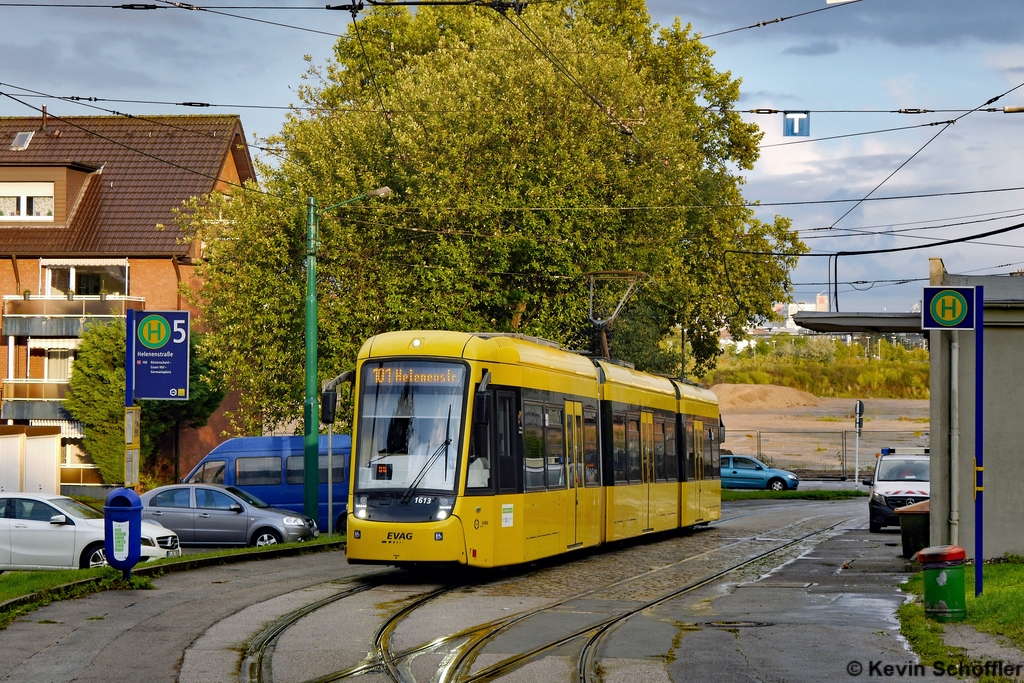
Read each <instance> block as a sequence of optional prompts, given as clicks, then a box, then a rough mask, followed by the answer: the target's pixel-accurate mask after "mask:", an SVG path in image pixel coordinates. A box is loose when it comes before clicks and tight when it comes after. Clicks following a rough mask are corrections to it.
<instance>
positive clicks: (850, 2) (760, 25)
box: [691, 0, 861, 40]
mask: <svg viewBox="0 0 1024 683" xmlns="http://www.w3.org/2000/svg"><path fill="white" fill-rule="evenodd" d="M858 2H861V0H848V1H847V2H844V3H842V4H837V5H829V6H827V7H819V8H818V9H812V10H808V11H806V12H800V13H799V14H791V15H789V16H788V17H779V18H778V19H769V20H767V21H759V22H757V23H756V24H750V25H749V26H741V27H739V28H731V29H728V30H727V31H719V32H717V33H709V34H707V35H705V36H694V37H693V38H691V40H706V39H708V38H717V37H718V36H724V35H728V34H730V33H737V32H739V31H749V30H750V29H755V28H763V27H765V26H770V25H771V24H781V23H782V22H784V21H787V20H789V19H796V18H797V17H806V16H808V15H810V14H817V13H818V12H826V11H828V10H830V9H838V8H840V7H845V6H847V5H854V4H856V3H858Z"/></svg>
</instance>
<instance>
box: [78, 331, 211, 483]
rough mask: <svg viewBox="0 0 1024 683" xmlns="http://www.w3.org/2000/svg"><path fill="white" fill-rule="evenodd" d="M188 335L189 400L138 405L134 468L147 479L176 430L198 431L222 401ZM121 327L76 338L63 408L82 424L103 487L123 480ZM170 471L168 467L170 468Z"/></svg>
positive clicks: (196, 345)
mask: <svg viewBox="0 0 1024 683" xmlns="http://www.w3.org/2000/svg"><path fill="white" fill-rule="evenodd" d="M199 339H200V335H197V334H192V335H191V344H192V348H191V354H192V355H191V358H190V362H189V400H187V401H138V405H139V406H140V407H141V409H142V418H141V419H142V421H141V426H140V437H141V441H142V443H141V453H140V458H141V463H140V465H141V466H140V469H141V470H144V471H146V472H147V473H150V474H153V473H154V471H155V470H156V469H157V468H158V464H159V463H157V462H156V455H157V452H158V450H159V449H160V447H161V446H162V445H164V444H165V443H167V441H168V439H169V438H170V437H171V435H172V434H173V430H174V429H175V428H176V427H178V426H179V425H180V426H185V427H202V426H203V425H205V424H206V420H207V419H208V418H209V417H210V415H212V414H213V411H215V410H216V409H217V406H219V405H220V402H221V401H222V400H223V399H224V394H225V389H224V382H223V380H222V379H221V377H220V374H219V373H218V371H217V370H216V369H215V368H213V367H212V366H211V364H210V362H209V360H208V358H207V357H206V355H205V354H204V353H203V351H202V350H201V348H199ZM124 354H125V322H124V320H117V321H114V322H111V323H106V324H94V325H91V326H89V327H88V328H87V329H86V330H85V332H83V333H82V338H81V343H80V345H79V347H78V353H77V356H76V358H75V363H74V366H73V369H72V373H71V380H70V386H69V388H68V393H67V396H66V397H65V398H64V408H65V410H67V411H68V413H70V414H71V417H72V418H74V419H75V420H78V421H79V422H81V423H82V431H83V432H84V439H83V447H84V448H85V451H86V452H87V453H88V454H89V455H90V456H91V457H92V460H93V462H94V463H95V464H96V466H97V467H98V468H99V470H100V475H101V476H102V477H103V481H104V482H106V483H108V484H113V483H119V482H123V481H124V382H125V379H124ZM172 466H173V465H172Z"/></svg>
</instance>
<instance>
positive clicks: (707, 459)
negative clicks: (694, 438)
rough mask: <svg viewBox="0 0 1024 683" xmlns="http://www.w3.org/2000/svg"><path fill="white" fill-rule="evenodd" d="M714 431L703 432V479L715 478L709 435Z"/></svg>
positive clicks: (706, 430)
mask: <svg viewBox="0 0 1024 683" xmlns="http://www.w3.org/2000/svg"><path fill="white" fill-rule="evenodd" d="M714 431H715V430H714V429H705V430H704V478H705V479H714V478H715V469H714V463H713V462H712V460H711V454H712V448H711V434H712V433H713V432H714Z"/></svg>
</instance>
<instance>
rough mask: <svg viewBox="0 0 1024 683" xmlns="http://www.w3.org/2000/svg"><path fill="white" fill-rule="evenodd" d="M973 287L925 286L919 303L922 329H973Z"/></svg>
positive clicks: (974, 312)
mask: <svg viewBox="0 0 1024 683" xmlns="http://www.w3.org/2000/svg"><path fill="white" fill-rule="evenodd" d="M975 308H976V306H975V302H974V287H925V288H924V299H923V300H922V304H921V329H923V330H973V329H974V326H975V314H976V313H977V311H976V310H975Z"/></svg>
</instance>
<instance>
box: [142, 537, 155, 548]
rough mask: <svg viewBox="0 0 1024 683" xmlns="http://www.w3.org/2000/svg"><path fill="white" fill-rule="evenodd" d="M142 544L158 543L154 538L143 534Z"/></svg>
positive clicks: (152, 544) (151, 544) (153, 544)
mask: <svg viewBox="0 0 1024 683" xmlns="http://www.w3.org/2000/svg"><path fill="white" fill-rule="evenodd" d="M142 545H148V546H156V543H154V542H153V539H152V538H146V537H145V536H143V537H142Z"/></svg>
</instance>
